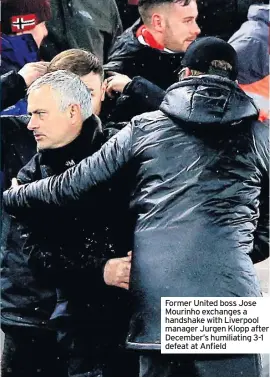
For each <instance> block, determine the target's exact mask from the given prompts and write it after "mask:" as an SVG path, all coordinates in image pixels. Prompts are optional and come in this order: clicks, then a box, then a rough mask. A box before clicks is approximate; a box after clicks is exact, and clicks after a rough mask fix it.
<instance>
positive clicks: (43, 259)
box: [27, 240, 131, 289]
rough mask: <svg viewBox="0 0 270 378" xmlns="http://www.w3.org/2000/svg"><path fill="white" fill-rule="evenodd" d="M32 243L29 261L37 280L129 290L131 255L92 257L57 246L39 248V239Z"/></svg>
mask: <svg viewBox="0 0 270 378" xmlns="http://www.w3.org/2000/svg"><path fill="white" fill-rule="evenodd" d="M34 244H35V245H34V246H30V247H27V249H28V251H27V252H28V253H29V259H28V262H29V266H30V267H31V269H32V271H33V272H35V274H36V275H37V276H38V277H39V279H40V278H43V279H44V280H45V281H46V280H48V279H49V280H50V281H51V282H52V281H53V282H54V284H56V285H57V284H60V285H61V286H62V287H63V286H69V285H72V286H74V285H76V287H77V288H78V287H80V286H82V287H83V288H84V287H85V284H86V283H87V285H94V286H95V287H97V286H99V287H100V286H104V285H109V286H116V287H121V288H124V289H128V287H129V276H130V266H131V252H130V253H129V255H128V256H127V257H119V258H112V259H108V258H101V257H96V256H93V255H91V253H90V252H89V251H87V249H86V248H83V249H82V250H76V251H73V252H72V251H67V250H64V249H61V247H60V248H59V247H58V248H56V246H55V248H52V246H50V247H49V248H46V246H41V243H40V240H38V241H37V242H35V243H34ZM59 251H60V252H61V253H59ZM74 252H75V253H74Z"/></svg>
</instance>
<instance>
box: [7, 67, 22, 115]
mask: <svg viewBox="0 0 270 378" xmlns="http://www.w3.org/2000/svg"><path fill="white" fill-rule="evenodd" d="M1 88H2V106H1V110H3V109H6V108H7V107H9V106H11V105H14V104H16V102H17V101H19V100H20V99H21V98H23V97H24V96H25V94H26V89H27V88H26V84H25V81H24V79H23V77H22V76H21V75H19V74H18V73H17V72H15V71H10V72H7V73H6V74H4V75H1Z"/></svg>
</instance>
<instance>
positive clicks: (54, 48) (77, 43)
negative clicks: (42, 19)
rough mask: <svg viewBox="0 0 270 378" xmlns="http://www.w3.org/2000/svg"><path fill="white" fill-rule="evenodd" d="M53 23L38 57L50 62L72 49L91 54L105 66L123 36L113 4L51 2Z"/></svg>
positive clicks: (107, 0) (75, 0)
mask: <svg viewBox="0 0 270 378" xmlns="http://www.w3.org/2000/svg"><path fill="white" fill-rule="evenodd" d="M51 8H52V19H51V20H50V22H48V32H49V33H48V36H47V38H46V39H45V41H44V44H43V46H42V48H41V56H42V58H43V59H44V60H46V61H50V60H51V59H52V58H54V57H55V56H56V55H57V54H59V53H60V52H62V51H65V50H68V49H71V48H81V49H86V50H88V51H91V52H92V53H93V54H95V55H96V56H97V57H98V58H99V59H100V61H101V62H102V63H103V62H104V63H105V62H106V61H107V58H108V53H109V50H110V48H111V47H112V46H113V44H114V42H115V40H116V38H117V36H119V35H120V34H121V33H122V30H123V29H122V23H121V19H120V16H119V12H118V9H117V5H116V3H115V0H98V1H86V0H83V1H80V0H69V1H67V0H51Z"/></svg>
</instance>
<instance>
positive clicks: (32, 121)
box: [27, 116, 39, 130]
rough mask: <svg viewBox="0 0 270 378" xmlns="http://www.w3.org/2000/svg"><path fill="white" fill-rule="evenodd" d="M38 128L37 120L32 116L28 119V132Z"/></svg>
mask: <svg viewBox="0 0 270 378" xmlns="http://www.w3.org/2000/svg"><path fill="white" fill-rule="evenodd" d="M38 127H39V126H38V122H37V120H36V119H35V118H34V117H33V116H32V117H31V118H30V121H29V123H28V125H27V128H28V130H35V129H37V128H38Z"/></svg>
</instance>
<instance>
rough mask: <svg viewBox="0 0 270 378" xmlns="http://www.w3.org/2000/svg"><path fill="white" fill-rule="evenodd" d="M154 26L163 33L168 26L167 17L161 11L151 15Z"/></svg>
mask: <svg viewBox="0 0 270 378" xmlns="http://www.w3.org/2000/svg"><path fill="white" fill-rule="evenodd" d="M151 26H152V28H153V29H154V30H155V31H156V32H159V33H163V32H164V29H165V27H166V22H165V17H164V16H163V14H160V13H153V14H152V17H151Z"/></svg>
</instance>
